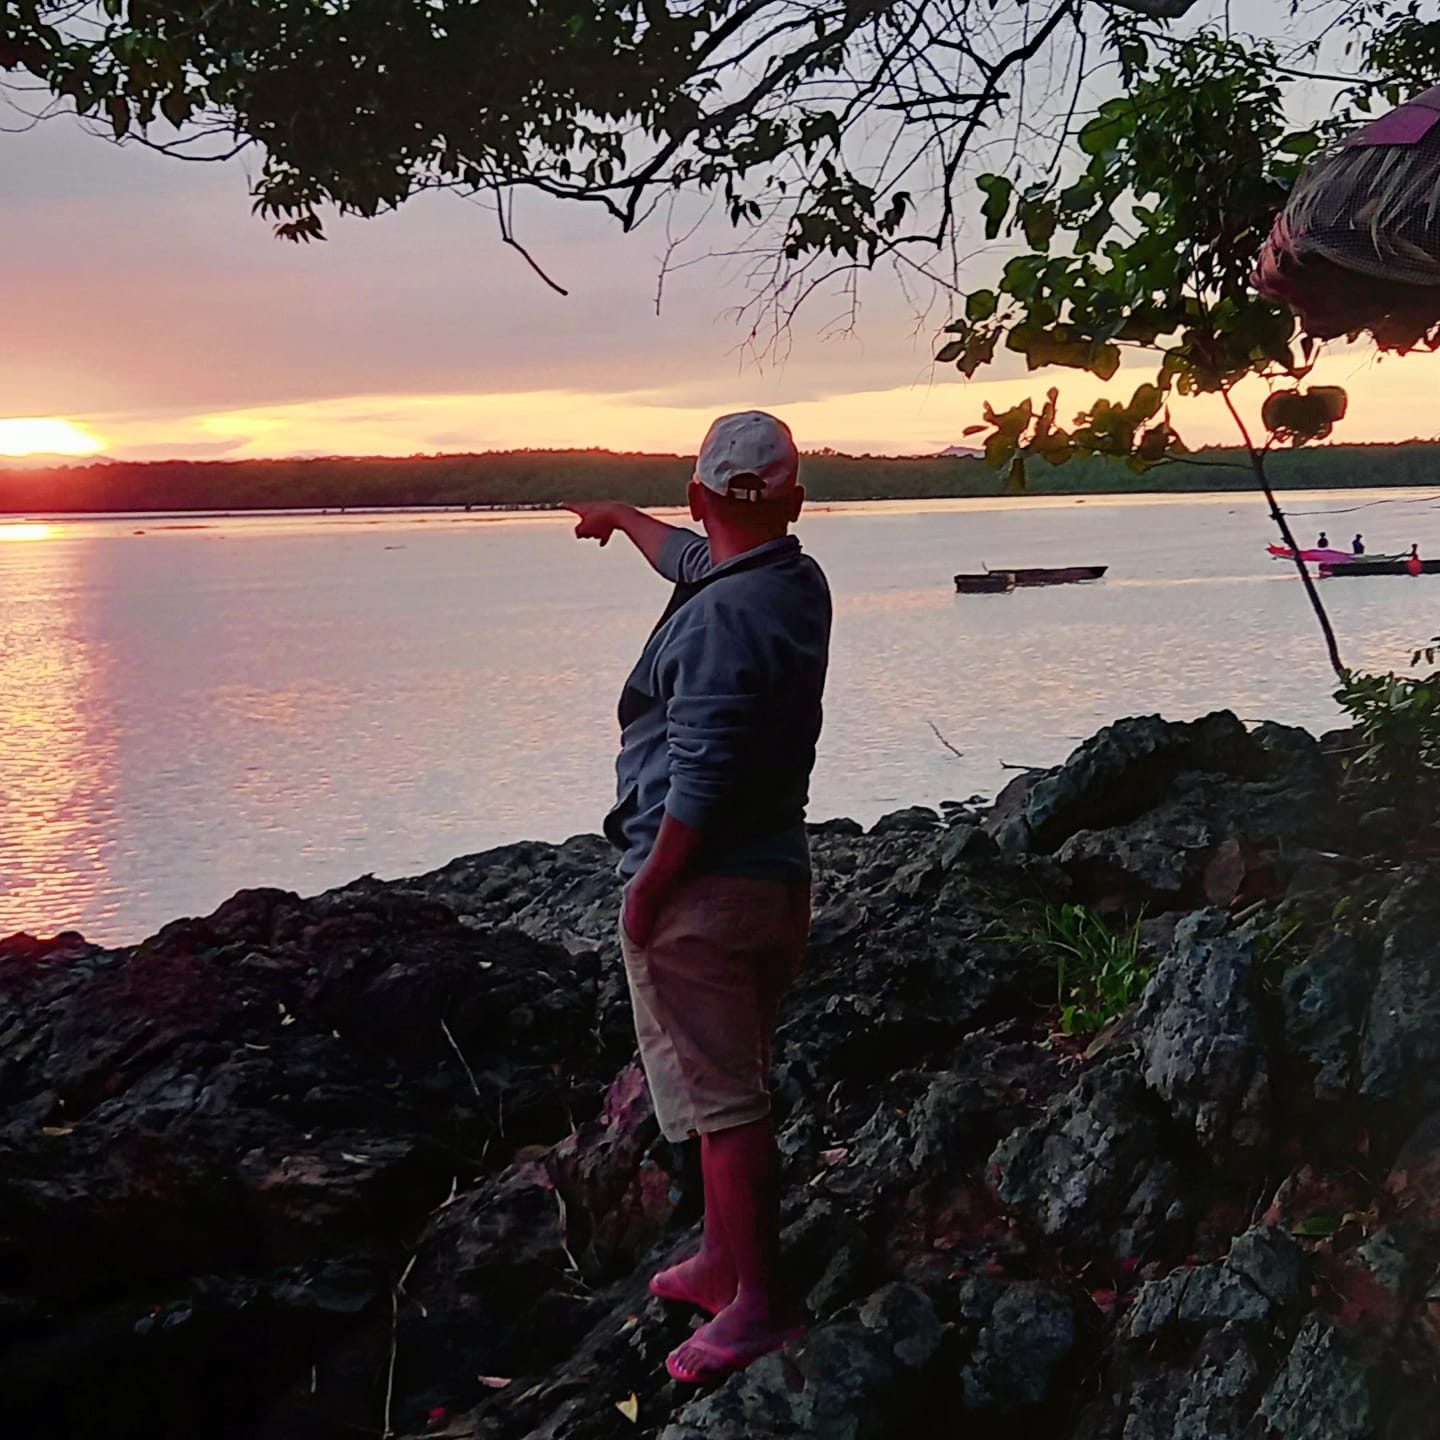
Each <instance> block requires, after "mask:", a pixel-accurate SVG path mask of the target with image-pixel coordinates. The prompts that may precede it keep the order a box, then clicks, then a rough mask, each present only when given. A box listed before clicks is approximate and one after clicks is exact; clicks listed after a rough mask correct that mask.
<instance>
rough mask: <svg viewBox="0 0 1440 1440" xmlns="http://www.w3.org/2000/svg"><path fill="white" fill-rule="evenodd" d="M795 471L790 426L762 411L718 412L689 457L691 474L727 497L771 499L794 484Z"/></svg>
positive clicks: (796, 453)
mask: <svg viewBox="0 0 1440 1440" xmlns="http://www.w3.org/2000/svg"><path fill="white" fill-rule="evenodd" d="M799 473H800V452H799V451H798V450H796V448H795V437H794V436H793V435H791V433H790V427H789V426H788V425H786V424H785V422H784V421H783V420H777V419H776V418H775V417H774V416H773V415H767V414H766V413H765V411H763V410H742V411H740V412H739V413H738V414H735V415H722V416H721V417H720V418H719V419H718V420H717V421H716V422H715V423H714V424H713V425H712V426H711V427H710V429H709V430H708V431H707V432H706V435H705V440H704V443H703V444H702V445H701V446H700V454H699V455H698V456H696V459H695V478H696V479H697V480H698V481H699V482H700V483H701V484H702V485H703V486H705V488H706V489H707V490H713V491H714V492H715V493H716V494H717V495H728V496H729V497H730V498H731V499H733V500H773V499H774V498H775V497H776V496H777V495H783V494H784V493H786V492H787V491H789V490H793V489H794V488H795V483H796V480H797V478H798V477H799Z"/></svg>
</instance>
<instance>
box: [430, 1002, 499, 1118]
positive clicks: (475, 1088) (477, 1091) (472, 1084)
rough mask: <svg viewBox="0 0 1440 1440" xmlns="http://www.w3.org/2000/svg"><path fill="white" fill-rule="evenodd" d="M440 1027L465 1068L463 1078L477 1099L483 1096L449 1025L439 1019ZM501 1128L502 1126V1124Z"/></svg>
mask: <svg viewBox="0 0 1440 1440" xmlns="http://www.w3.org/2000/svg"><path fill="white" fill-rule="evenodd" d="M440 1028H441V1029H442V1030H443V1031H444V1032H445V1038H446V1039H447V1040H448V1041H449V1042H450V1048H451V1049H452V1050H453V1051H454V1052H455V1058H456V1059H457V1060H458V1061H459V1062H460V1064H461V1065H462V1066H464V1068H465V1078H466V1079H467V1080H469V1082H470V1088H471V1089H472V1090H473V1091H474V1092H475V1098H476V1099H477V1100H479V1099H481V1098H483V1097H482V1096H481V1094H480V1087H479V1086H478V1085H477V1084H476V1083H475V1072H474V1071H473V1070H472V1069H471V1068H470V1062H469V1061H468V1060H466V1058H465V1056H464V1055H463V1054H462V1053H461V1050H460V1047H459V1046H458V1045H457V1044H456V1043H455V1037H454V1036H453V1035H452V1034H451V1033H450V1027H449V1026H448V1025H447V1024H446V1023H445V1022H444V1020H441V1022H440ZM501 1128H502V1129H503V1128H504V1126H503V1125H502V1126H501Z"/></svg>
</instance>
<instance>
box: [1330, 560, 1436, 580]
mask: <svg viewBox="0 0 1440 1440" xmlns="http://www.w3.org/2000/svg"><path fill="white" fill-rule="evenodd" d="M1320 573H1321V574H1322V575H1324V576H1326V577H1327V578H1329V579H1331V580H1338V579H1339V578H1340V576H1342V575H1414V574H1419V575H1440V560H1421V561H1420V564H1419V569H1418V570H1412V569H1411V565H1410V557H1409V556H1408V555H1402V556H1400V557H1399V558H1398V559H1388V558H1386V559H1381V558H1376V559H1373V560H1372V559H1370V558H1369V557H1368V556H1364V557H1362V558H1361V559H1359V560H1354V561H1352V562H1351V563H1350V564H1349V565H1333V566H1332V565H1322V566H1321V567H1320Z"/></svg>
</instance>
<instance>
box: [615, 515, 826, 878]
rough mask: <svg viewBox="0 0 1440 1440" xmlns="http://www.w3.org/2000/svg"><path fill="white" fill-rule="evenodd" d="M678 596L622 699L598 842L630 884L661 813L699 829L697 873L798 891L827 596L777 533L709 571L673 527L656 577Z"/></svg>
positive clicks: (705, 548) (700, 542)
mask: <svg viewBox="0 0 1440 1440" xmlns="http://www.w3.org/2000/svg"><path fill="white" fill-rule="evenodd" d="M656 568H657V569H658V570H659V571H660V573H661V574H662V575H663V576H665V578H666V579H668V580H672V581H674V582H675V583H676V587H677V588H676V593H675V596H674V597H673V599H672V601H671V604H670V606H669V607H668V608H667V610H666V613H665V615H664V616H662V617H661V620H660V623H659V624H658V625H657V626H656V627H655V630H654V631H653V633H652V634H651V636H650V638H649V640H648V641H647V642H646V644H645V648H644V650H643V651H642V653H641V655H640V659H639V661H638V662H637V664H636V666H635V668H634V670H632V671H631V673H630V678H629V679H628V680H627V681H626V683H625V691H624V693H623V695H622V696H621V699H620V728H621V733H620V755H619V758H618V760H617V761H616V764H615V770H616V780H617V787H616V789H617V796H618V799H617V801H616V804H615V808H614V809H613V810H611V812H610V814H609V815H608V816H606V819H605V833H606V835H608V836H609V837H610V839H611V840H612V841H613V842H614V843H615V845H616V846H617V847H618V848H619V849H620V850H621V851H622V854H621V858H620V864H619V871H620V874H621V876H622V877H624V878H625V879H627V880H628V879H630V878H631V877H632V876H633V875H634V874H635V873H636V872H637V871H638V870H639V869H640V867H641V866H642V865H643V864H644V863H645V859H646V857H647V856H648V855H649V854H650V850H651V848H652V847H653V845H654V844H655V837H656V835H657V834H658V833H659V830H660V822H661V820H662V819H663V818H664V815H665V812H666V811H667V810H668V811H669V812H670V813H671V814H672V815H674V816H675V817H676V818H677V819H678V820H682V821H684V822H685V823H686V824H687V825H693V826H695V827H696V828H697V829H698V830H700V831H701V833H702V836H703V842H702V846H701V850H700V853H699V855H698V856H697V857H696V861H695V869H696V871H697V872H698V873H701V874H718V875H749V876H756V877H759V878H762V879H773V880H780V881H785V882H791V883H803V882H804V881H806V880H807V879H808V878H809V875H810V851H809V845H808V842H807V840H806V837H805V805H806V802H807V800H808V799H809V788H810V771H811V769H812V768H813V767H814V764H815V744H816V741H817V740H818V738H819V735H820V722H821V696H822V694H823V691H824V688H825V670H826V665H827V661H828V657H829V648H830V619H831V604H830V590H829V587H828V586H827V585H826V583H825V576H824V573H823V572H822V571H821V569H820V567H819V566H818V565H817V564H816V563H815V562H814V561H813V560H812V559H810V557H809V556H808V555H805V554H802V553H801V550H800V542H799V541H798V540H797V539H796V538H795V537H794V536H793V535H787V536H784V537H782V538H780V539H777V540H770V541H767V542H766V543H765V544H763V545H760V546H757V547H756V548H755V549H753V550H748V551H746V552H745V553H744V554H743V555H737V556H735V557H734V558H733V559H730V560H727V561H725V562H724V563H723V564H721V565H716V566H713V567H712V565H711V563H710V546H709V543H708V542H707V541H706V540H705V539H704V537H703V536H700V535H697V534H695V532H694V531H691V530H677V531H676V532H675V533H674V534H672V535H670V536H668V537H667V538H666V540H665V543H664V545H663V546H662V548H661V551H660V555H659V558H658V562H657V567H656Z"/></svg>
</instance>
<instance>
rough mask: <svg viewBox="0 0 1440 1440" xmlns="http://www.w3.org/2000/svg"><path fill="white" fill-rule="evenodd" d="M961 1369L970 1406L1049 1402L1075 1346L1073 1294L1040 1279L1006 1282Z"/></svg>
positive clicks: (1008, 1406)
mask: <svg viewBox="0 0 1440 1440" xmlns="http://www.w3.org/2000/svg"><path fill="white" fill-rule="evenodd" d="M988 1312H989V1313H988V1314H987V1315H986V1316H985V1324H984V1328H983V1329H982V1330H981V1331H980V1337H979V1339H978V1340H977V1341H976V1344H975V1350H974V1352H973V1354H972V1355H971V1357H970V1361H969V1363H968V1364H967V1365H966V1367H965V1369H964V1371H963V1373H962V1374H961V1377H960V1381H961V1384H962V1386H963V1387H964V1394H965V1405H966V1408H967V1409H971V1410H980V1409H989V1408H991V1407H994V1408H996V1409H999V1410H1002V1411H1009V1410H1014V1409H1019V1408H1021V1407H1024V1406H1034V1405H1041V1404H1043V1403H1044V1402H1045V1401H1046V1400H1047V1399H1048V1398H1049V1397H1050V1394H1051V1390H1052V1387H1053V1385H1054V1383H1055V1378H1056V1375H1057V1372H1058V1371H1059V1370H1060V1368H1061V1367H1062V1366H1063V1364H1064V1362H1065V1361H1066V1359H1067V1358H1068V1357H1069V1355H1070V1353H1071V1351H1072V1350H1073V1349H1074V1348H1075V1312H1074V1307H1073V1306H1072V1305H1071V1303H1070V1301H1069V1299H1068V1298H1067V1297H1066V1296H1064V1295H1059V1294H1057V1293H1056V1292H1055V1291H1053V1290H1051V1289H1048V1288H1047V1287H1046V1286H1044V1285H1040V1284H1037V1283H1034V1282H1022V1283H1020V1284H1017V1285H1010V1286H1007V1287H1005V1289H1004V1290H1003V1291H1001V1293H1000V1294H999V1295H998V1296H997V1297H996V1298H995V1300H994V1301H993V1303H992V1304H991V1305H990V1306H989V1307H988Z"/></svg>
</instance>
